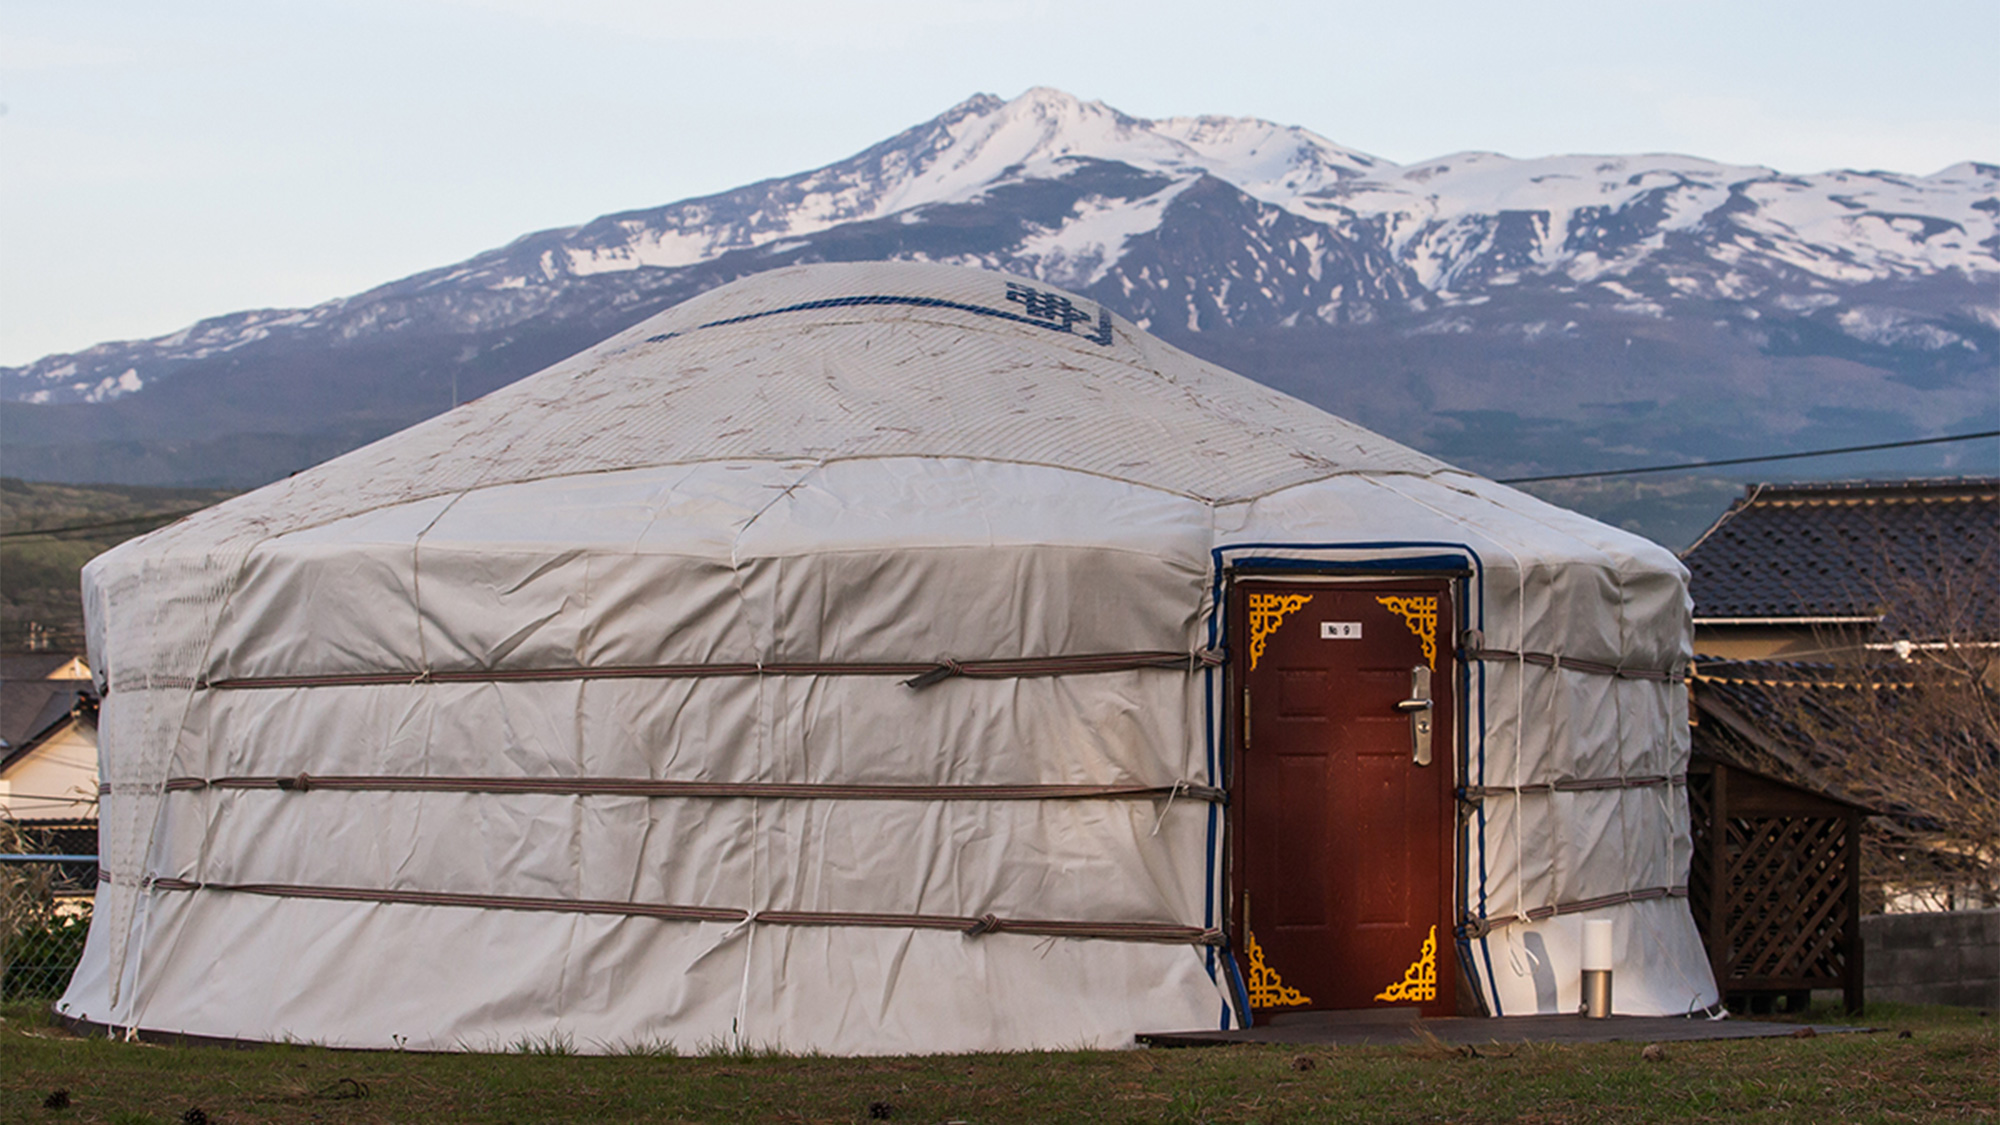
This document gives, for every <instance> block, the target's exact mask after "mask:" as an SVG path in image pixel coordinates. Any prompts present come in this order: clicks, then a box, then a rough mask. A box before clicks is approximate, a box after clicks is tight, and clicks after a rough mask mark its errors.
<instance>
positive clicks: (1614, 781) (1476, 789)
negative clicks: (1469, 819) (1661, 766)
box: [1458, 773, 1687, 801]
mask: <svg viewBox="0 0 2000 1125" xmlns="http://www.w3.org/2000/svg"><path fill="white" fill-rule="evenodd" d="M1686 784H1687V775H1686V774H1684V773H1683V774H1674V775H1673V776H1671V777H1670V776H1668V775H1666V774H1649V775H1646V776H1636V777H1569V778H1560V779H1558V780H1555V781H1537V782H1531V783H1528V784H1524V785H1466V786H1462V787H1460V788H1459V790H1458V795H1459V798H1460V799H1461V800H1466V801H1482V800H1485V799H1486V798H1488V797H1510V796H1513V795H1514V794H1516V793H1595V792H1601V791H1603V790H1607V789H1650V788H1652V787H1654V786H1660V785H1686Z"/></svg>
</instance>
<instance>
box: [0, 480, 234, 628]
mask: <svg viewBox="0 0 2000 1125" xmlns="http://www.w3.org/2000/svg"><path fill="white" fill-rule="evenodd" d="M233 495H235V493H234V492H228V491H218V490H215V489H204V488H136V487H127V486H123V485H79V484H44V483H38V482H33V481H23V480H18V479H15V478H13V477H0V531H4V532H6V533H8V534H9V535H12V536H15V537H14V538H7V539H0V650H4V651H8V652H16V651H20V650H21V649H23V648H25V647H26V645H27V641H28V637H29V627H30V625H31V624H32V625H33V626H35V627H36V629H37V631H38V633H39V632H40V631H43V630H45V631H46V634H45V635H46V636H47V638H48V641H49V648H50V649H51V650H52V651H58V652H72V653H74V652H82V651H83V599H82V596H81V594H80V593H79V590H78V581H79V577H78V576H79V575H80V573H81V572H82V570H83V564H84V563H86V562H89V561H90V560H91V559H92V558H94V557H96V556H97V555H99V554H101V553H103V552H105V551H108V550H110V549H111V548H112V547H115V546H117V545H118V544H120V543H122V542H124V541H125V540H127V539H130V538H132V537H133V536H135V535H140V534H143V533H145V532H148V531H151V530H153V529H154V528H155V527H159V526H162V525H163V524H165V523H167V522H168V521H169V519H170V517H172V516H174V515H176V514H177V513H181V512H186V511H188V510H190V509H194V508H202V507H206V506H208V505H210V504H213V503H216V502H217V501H220V500H225V499H227V498H229V497H230V496H233ZM115 520H128V521H133V522H128V523H123V524H119V525H117V526H114V527H105V528H94V529H86V530H82V531H72V532H63V533H61V534H57V535H34V536H26V537H22V536H20V534H19V533H21V532H27V531H35V530H38V529H42V528H66V527H72V526H75V525H78V524H101V523H108V522H111V521H115Z"/></svg>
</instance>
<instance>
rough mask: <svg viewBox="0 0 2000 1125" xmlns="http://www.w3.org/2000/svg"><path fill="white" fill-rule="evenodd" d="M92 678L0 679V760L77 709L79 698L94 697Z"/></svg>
mask: <svg viewBox="0 0 2000 1125" xmlns="http://www.w3.org/2000/svg"><path fill="white" fill-rule="evenodd" d="M95 696H96V692H95V690H94V689H93V688H92V687H91V684H90V681H89V680H4V681H0V761H5V762H9V763H11V762H12V760H13V758H14V752H15V751H17V750H19V749H20V748H21V747H23V746H25V745H27V744H28V743H29V742H30V741H32V740H33V739H34V738H35V737H36V736H37V735H40V734H41V733H42V732H44V731H46V730H48V729H49V727H50V726H52V725H54V724H55V723H56V722H57V721H58V720H60V719H61V718H63V717H64V716H65V715H68V714H69V713H70V712H71V711H72V710H75V708H76V704H77V701H78V700H81V699H92V698H95Z"/></svg>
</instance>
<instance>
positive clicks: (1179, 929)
mask: <svg viewBox="0 0 2000 1125" xmlns="http://www.w3.org/2000/svg"><path fill="white" fill-rule="evenodd" d="M98 878H100V879H102V880H104V881H106V882H115V881H116V879H115V878H114V877H113V876H112V875H110V874H109V873H104V872H100V873H99V875H98ZM151 886H152V889H154V890H156V891H206V892H222V893H228V894H246V895H265V896H269V897H273V898H298V899H317V900H322V901H332V902H369V903H382V904H386V905H392V906H446V907H466V908H471V909H478V910H524V911H533V912H540V913H559V914H610V915H617V916H620V917H628V918H658V919H662V920H666V921H673V922H721V923H726V924H732V925H735V924H741V923H745V922H751V923H756V924H759V925H765V926H804V927H869V928H879V929H914V930H956V931H958V932H959V933H962V934H965V935H966V936H968V937H979V936H982V935H985V934H999V933H1009V934H1025V935H1029V936H1033V937H1054V938H1091V939H1097V940H1102V941H1138V942H1153V943H1157V944H1164V945H1220V944H1221V943H1222V932H1221V931H1220V930H1217V929H1213V928H1207V929H1205V928H1202V927H1199V926H1180V925H1174V924H1172V923H1169V922H1088V921H1071V920H1064V919H1051V918H1001V917H999V916H997V915H993V914H982V915H979V916H978V917H971V916H961V915H951V914H881V913H860V912H852V911H835V910H766V911H750V910H743V909H740V908H737V907H720V906H683V905H677V904H672V903H651V902H618V901H616V900H612V899H565V898H540V897H531V896H527V895H475V894H453V893H449V892H445V891H402V890H388V889H377V888H368V887H319V886H304V885H299V884H292V883H199V882H194V881H191V880H187V879H154V880H153V881H152V884H151Z"/></svg>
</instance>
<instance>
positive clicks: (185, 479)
mask: <svg viewBox="0 0 2000 1125" xmlns="http://www.w3.org/2000/svg"><path fill="white" fill-rule="evenodd" d="M1996 219H2000V166H1996V165H1993V164H1987V163H1981V162H1974V161H1964V162H1960V163H1957V164H1953V165H1951V166H1949V167H1947V168H1945V169H1942V170H1940V171H1938V172H1935V173H1932V174H1930V175H1928V176H1906V175H1900V174H1896V173H1887V172H1855V171H1832V172H1824V173H1816V174H1813V175H1810V176H1798V175H1788V174H1785V173H1780V172H1777V171H1775V170H1773V169H1769V168H1764V167H1761V166H1755V165H1730V164H1722V163H1718V162H1714V161H1706V160H1701V159H1699V158H1693V157H1681V156H1675V155H1662V154H1650V155H1624V156H1593V155H1572V156H1557V157H1540V158H1532V159H1526V160H1515V159H1512V158H1508V157H1504V156H1500V155H1498V154H1491V153H1478V152H1468V153H1459V154H1452V155H1448V156H1444V157H1438V158H1435V159H1432V160H1426V161H1419V162H1416V163H1414V164H1409V165H1399V164H1395V163H1393V162H1390V161H1386V160H1383V159H1381V158H1379V157H1375V156H1372V155H1370V154H1367V153H1363V152H1359V151H1356V150H1353V149H1348V148H1344V147H1342V146H1340V145H1337V144H1335V143H1334V142H1332V141H1329V140H1327V139H1326V138H1324V137H1321V136H1319V135H1318V134H1315V133H1312V132H1311V131H1309V130H1306V129H1303V128H1300V127H1297V126H1286V125H1280V124H1277V123H1273V122H1268V121H1262V120H1258V119H1254V118H1228V117H1216V116H1202V117H1177V118H1166V119H1159V120H1147V119H1143V118H1137V117H1132V116H1130V115H1126V114H1123V113H1121V112H1119V111H1117V110H1115V109H1113V108H1111V107H1109V106H1106V105H1103V104H1102V103H1097V102H1085V101H1082V100H1080V99H1077V98H1074V97H1071V96H1070V95H1067V94H1064V93H1062V92H1061V91H1056V90H1049V89H1045V88H1037V89H1034V90H1030V91H1028V92H1027V93H1024V94H1022V95H1021V96H1019V97H1017V98H1014V99H1011V100H1004V101H1003V100H1002V99H999V98H997V97H994V96H992V95H986V94H981V95H975V96H974V97H972V98H969V99H967V100H965V101H963V102H961V103H959V104H958V105H956V106H953V107H952V108H951V109H949V110H947V111H945V112H944V113H943V114H940V115H939V116H937V117H935V118H932V119H931V120H929V121H926V122H922V123H919V124H917V125H914V126H912V127H911V128H909V129H906V130H903V131H902V132H900V133H898V134H896V135H895V136H892V137H890V138H887V139H885V140H884V141H882V142H880V143H878V144H876V145H872V146H870V147H868V148H866V149H864V150H862V151H861V152H859V153H856V154H855V155H853V156H850V157H848V158H846V159H844V160H841V161H835V162H833V163H831V164H828V165H825V166H823V167H821V168H817V169H812V170H809V171H806V172H802V173H799V174H797V175H793V176H785V177H774V178H771V179H767V180H762V181H758V182H756V183H753V184H747V185H744V186H742V187H739V188H734V189H730V190H729V191H725V192H719V193H715V194H712V195H708V196H703V197H698V198H694V199H686V200H680V201H677V202H674V203H669V204H665V205H661V206H658V207H649V208H639V209H633V210H628V211H622V212H616V213H613V214H608V215H604V216H600V217H599V218H596V219H593V220H590V221H589V222H585V223H580V224H576V225H573V226H568V227H559V228H551V229H549V230H544V231H536V232H531V233H529V234H525V235H523V236H521V237H520V238H517V239H514V240H513V241H511V242H509V243H507V244H505V245H503V246H500V247H496V248H495V249H493V250H489V251H486V252H484V253H481V254H477V255H474V256H472V257H471V258H467V259H465V260H463V261H461V262H457V263H452V264H450V265H446V266H441V267H438V268H436V269H432V270H426V271H423V272H420V273H417V274H413V275H411V276H409V277H405V278H401V279H397V280H394V281H391V282H388V283H385V284H384V285H381V286H377V287H374V288H372V289H370V290H367V291H365V292H362V293H358V294H355V295H353V296H350V297H344V298H339V299H336V300H334V301H329V302H325V303H322V304H320V305H317V306H314V307H312V308H309V309H274V310H251V311H245V312H240V313H233V314H228V315H226V316H221V317H215V318H209V319H205V320H203V321H201V322H198V323H197V324H195V325H192V326H190V327H189V328H187V329H183V330H182V331H180V332H177V333H172V334H169V335H167V336H163V337H157V338H154V339H152V340H146V341H122V342H113V343H106V344H101V345H98V346H96V347H94V348H90V349H85V350H84V351H81V352H77V353H71V354H67V355H58V356H50V357H45V358H43V359H41V360H37V361H35V362H34V363H32V364H27V365H22V366H19V367H13V368H0V399H4V400H6V401H7V410H6V411H5V414H6V415H9V416H11V417H8V418H5V419H0V423H4V426H5V436H6V437H7V438H8V440H9V442H10V444H11V443H17V442H18V443H23V444H25V445H26V446H32V447H35V448H37V449H38V450H39V451H40V453H41V454H43V455H45V456H44V457H43V458H42V459H41V465H42V467H41V468H37V469H36V470H34V471H38V472H39V471H44V470H45V471H48V472H51V473H55V472H65V473H74V472H94V473H95V474H96V475H94V476H90V477H75V476H72V477H69V478H67V479H105V480H123V481H125V482H127V483H153V484H166V483H210V484H232V485H238V486H240V485H244V484H251V483H257V480H256V479H255V478H257V477H259V476H260V475H263V474H272V473H278V472H281V471H289V470H285V469H284V468H283V466H282V465H281V464H279V463H274V462H273V461H272V458H273V457H276V458H278V460H279V461H282V459H283V454H282V442H277V443H276V445H275V446H274V445H273V442H272V441H271V440H268V439H270V438H272V437H273V436H280V435H287V434H289V435H295V436H297V437H299V438H301V439H310V440H306V441H303V442H302V444H301V450H302V451H303V449H304V448H306V447H308V446H309V447H310V448H312V449H313V450H314V451H315V452H317V451H319V450H321V449H335V451H338V450H337V448H336V447H338V446H341V445H342V444H343V443H346V442H359V441H361V440H365V439H366V438H368V437H370V436H379V434H381V433H386V432H389V431H390V430H393V429H396V428H400V426H401V425H406V424H409V423H410V422H414V421H417V420H419V419H420V418H422V417H425V416H428V414H430V413H435V412H436V411H438V410H441V409H445V408H448V407H449V406H450V405H451V404H452V403H453V402H456V401H462V400H463V399H465V398H468V397H472V396H473V395H476V394H480V393H484V392H485V391H487V390H491V389H493V387H495V386H498V385H503V384H504V383H505V382H508V381H511V379H513V378H518V377H520V376H522V375H526V374H529V373H531V371H532V370H534V369H536V368H537V367H539V366H540V365H542V364H545V363H546V362H552V361H553V360H554V359H558V358H561V357H562V355H566V354H569V352H571V351H575V350H579V349H581V348H582V347H585V346H588V345H589V344H590V343H592V342H594V341H595V340H596V339H600V338H602V337H603V336H605V335H609V334H610V333H611V332H614V331H617V330H618V329H620V328H623V327H625V326H627V325H629V324H631V323H634V322H636V321H637V320H638V319H641V318H642V317H644V316H646V315H650V314H651V313H653V312H656V311H658V310H659V309H661V308H664V307H667V306H668V305H670V304H673V303H675V302H677V301H679V300H684V299H686V298H687V297H689V296H692V295H694V294H695V293H699V292H702V291H705V290H706V289H708V288H712V287H714V286H716V285H720V284H726V283H727V282H728V281H730V280H734V279H735V278H737V277H741V276H745V275H747V274H749V273H753V272H756V271H758V270H761V269H767V268H771V267H773V266H777V265H782V264H787V263H790V262H795V261H821V260H828V261H831V260H862V259H868V258H906V259H912V260H930V261H945V262H958V263H962V264H968V265H978V266H983V267H987V268H997V269H1006V270H1009V271H1012V272H1016V273H1021V274H1025V275H1028V276H1032V277H1036V278H1039V279H1041V280H1043V281H1046V282H1049V283H1052V284H1056V285H1060V286H1064V287H1066V288H1070V289H1073V290H1075V291H1077V292H1079V293H1080V294H1082V295H1083V296H1085V297H1088V298H1090V299H1093V300H1096V301H1099V302H1100V303H1102V304H1105V305H1106V306H1108V307H1110V308H1112V309H1113V310H1114V311H1117V312H1119V313H1121V314H1123V315H1125V316H1127V317H1130V318H1131V319H1133V320H1134V321H1136V322H1138V323H1139V324H1141V325H1142V326H1144V327H1147V328H1149V329H1151V330H1152V331H1154V332H1156V333H1157V334H1160V335H1161V336H1163V337H1165V338H1167V339H1168V340H1169V341H1170V342H1173V343H1175V344H1178V345H1179V346H1182V347H1185V348H1188V349H1189V350H1191V351H1194V352H1196V353H1197V354H1199V355H1201V356H1203V358H1207V359H1211V360H1214V361H1216V362H1218V363H1222V364H1223V365H1225V366H1229V367H1233V368H1236V369H1238V370H1241V371H1243V372H1244V373H1245V374H1248V375H1250V376H1252V377H1253V378H1258V379H1260V380H1262V381H1264V382H1266V383H1269V384H1271V385H1273V386H1276V387H1278V388H1279V389H1282V390H1285V391H1287V392H1288V393H1292V394H1294V395H1297V396H1298V397H1301V398H1304V399H1306V400H1307V401H1310V402H1313V403H1315V404H1316V405H1319V406H1322V407H1324V408H1326V409H1329V410H1332V411H1333V412H1335V413H1337V414H1342V415H1344V416H1346V417H1349V418H1352V419H1353V420H1355V421H1358V422H1361V423H1362V424H1364V425H1367V426H1370V427H1371V428H1374V429H1377V430H1380V431H1382V432H1384V433H1385V434H1388V435H1389V436H1391V437H1395V438H1397V439H1398V440H1401V441H1404V442H1406V443H1409V444H1412V445H1416V446H1417V447H1419V448H1423V449H1425V450H1427V451H1429V452H1433V453H1437V454H1439V455H1441V456H1448V457H1452V458H1454V459H1457V460H1460V461H1461V463H1465V464H1467V466H1468V467H1471V468H1475V469H1478V470H1480V471H1485V472H1488V473H1492V474H1495V475H1500V474H1504V473H1508V472H1516V473H1530V472H1549V471H1564V470H1573V469H1582V468H1591V467H1598V466H1602V465H1604V464H1606V463H1611V462H1615V460H1616V459H1619V458H1640V457H1644V458H1648V459H1686V460H1693V459H1699V458H1710V457H1723V456H1739V455H1744V454H1745V453H1746V452H1752V453H1754V452H1761V451H1765V450H1768V449H1769V448H1770V446H1771V445H1772V443H1773V442H1774V441H1775V442H1781V443H1782V444H1783V445H1785V446H1788V447H1792V448H1798V447H1801V446H1806V447H1810V446H1814V445H1838V444H1854V443H1856V441H1855V439H1857V438H1858V439H1859V440H1863V441H1865V440H1895V439H1899V438H1903V437H1909V436H1920V435H1924V434H1931V433H1937V432H1942V431H1943V430H1945V429H1949V428H1952V427H1958V426H1963V427H1966V428H1980V429H1990V428H1993V423H1994V421H1995V419H2000V393H1996V391H1995V387H1996V385H2000V383H1996V372H2000V368H1996V365H1995V357H1996V356H1997V355H2000V223H1996ZM565 349H567V350H565ZM530 364H533V365H534V366H530ZM313 383H318V384H320V385H317V386H314V385H309V384H313ZM259 434H261V435H265V438H259V439H257V440H256V441H247V442H246V443H245V444H246V446H255V447H256V448H258V449H260V450H263V452H262V453H259V454H258V455H257V456H256V457H251V458H248V460H247V461H245V463H243V464H240V465H234V466H233V467H232V465H231V456H232V455H231V454H230V452H229V449H230V446H231V437H232V435H259ZM260 442H261V444H260ZM197 449H199V450H202V451H203V452H201V453H196V452H195V450H197ZM1962 455H1963V451H1960V453H1958V454H1953V453H1938V454H1936V455H1935V456H1930V457H1929V459H1927V460H1924V461H1923V462H1922V464H1920V465H1918V464H1915V463H1914V462H1913V467H1914V468H1917V469H1920V470H1922V471H1938V470H1940V469H1943V470H1946V471H1948V470H1949V469H1950V467H1951V464H1952V462H1951V458H1952V457H1953V456H1962ZM1927 456H1928V455H1927ZM1939 458H1942V459H1943V460H1939ZM251 461H254V462H255V463H254V464H251V463H250V462H251ZM92 467H95V468H94V469H93V468H92ZM293 467H298V466H293ZM10 471H11V470H10ZM204 472H205V473H209V474H211V475H209V476H207V477H201V476H199V474H200V473H204ZM232 474H233V475H232ZM51 479H63V478H60V477H58V478H51Z"/></svg>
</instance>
